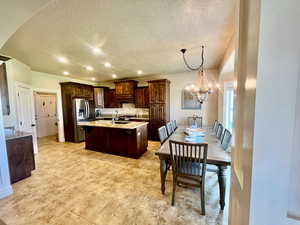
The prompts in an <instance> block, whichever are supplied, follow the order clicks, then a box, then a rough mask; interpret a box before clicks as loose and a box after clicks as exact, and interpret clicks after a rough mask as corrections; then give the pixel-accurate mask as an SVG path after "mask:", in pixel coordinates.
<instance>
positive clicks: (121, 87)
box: [115, 83, 124, 95]
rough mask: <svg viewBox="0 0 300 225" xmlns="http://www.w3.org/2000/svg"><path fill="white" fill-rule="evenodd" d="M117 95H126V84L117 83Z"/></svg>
mask: <svg viewBox="0 0 300 225" xmlns="http://www.w3.org/2000/svg"><path fill="white" fill-rule="evenodd" d="M115 90H116V91H115V94H116V95H123V94H124V83H116V89H115Z"/></svg>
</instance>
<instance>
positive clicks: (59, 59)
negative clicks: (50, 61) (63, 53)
mask: <svg viewBox="0 0 300 225" xmlns="http://www.w3.org/2000/svg"><path fill="white" fill-rule="evenodd" d="M57 59H58V61H59V62H61V63H67V62H69V60H68V59H67V58H65V57H58V58H57Z"/></svg>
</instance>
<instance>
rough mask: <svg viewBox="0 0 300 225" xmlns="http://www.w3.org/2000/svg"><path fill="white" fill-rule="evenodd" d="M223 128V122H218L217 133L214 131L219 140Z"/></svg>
mask: <svg viewBox="0 0 300 225" xmlns="http://www.w3.org/2000/svg"><path fill="white" fill-rule="evenodd" d="M223 130H224V127H223V124H221V123H219V125H218V129H217V133H216V135H217V138H218V139H219V140H221V138H222V134H223Z"/></svg>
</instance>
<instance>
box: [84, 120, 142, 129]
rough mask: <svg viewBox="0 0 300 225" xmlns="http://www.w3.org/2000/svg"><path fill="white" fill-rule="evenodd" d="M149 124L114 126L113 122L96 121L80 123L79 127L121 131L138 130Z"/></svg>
mask: <svg viewBox="0 0 300 225" xmlns="http://www.w3.org/2000/svg"><path fill="white" fill-rule="evenodd" d="M147 124H148V122H135V121H130V122H129V123H127V124H116V123H115V124H113V123H112V121H111V120H96V121H85V122H78V126H88V127H107V128H119V129H136V128H138V127H140V126H144V125H147Z"/></svg>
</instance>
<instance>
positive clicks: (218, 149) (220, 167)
mask: <svg viewBox="0 0 300 225" xmlns="http://www.w3.org/2000/svg"><path fill="white" fill-rule="evenodd" d="M187 128H189V127H187V126H178V128H177V129H176V130H175V131H174V132H173V133H172V134H171V135H170V136H169V138H168V139H167V140H166V141H165V142H164V143H163V144H162V145H161V147H160V148H159V149H158V150H157V151H156V152H155V155H157V156H158V157H159V159H160V177H161V192H162V194H164V193H165V183H166V177H167V173H168V170H169V168H170V166H171V153H170V146H169V141H170V140H173V141H180V142H186V143H197V144H201V143H207V144H208V152H207V164H208V165H212V167H213V168H216V173H217V176H218V183H219V191H220V206H221V210H223V209H224V208H225V193H226V170H227V168H228V166H230V165H231V155H230V153H229V152H227V151H225V150H224V149H223V148H222V146H221V142H220V140H219V139H218V138H217V137H216V135H215V133H214V132H213V129H212V128H209V127H206V128H202V129H201V132H202V133H203V136H202V137H201V138H195V139H192V138H189V137H188V134H187ZM208 168H209V166H208Z"/></svg>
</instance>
